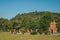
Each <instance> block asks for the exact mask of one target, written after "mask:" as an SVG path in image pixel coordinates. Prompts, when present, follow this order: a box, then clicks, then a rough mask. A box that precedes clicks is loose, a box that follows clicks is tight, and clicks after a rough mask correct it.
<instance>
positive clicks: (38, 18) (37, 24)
mask: <svg viewBox="0 0 60 40" xmlns="http://www.w3.org/2000/svg"><path fill="white" fill-rule="evenodd" d="M53 20H55V21H56V23H57V28H58V32H60V27H59V26H60V13H54V12H37V11H35V12H29V13H23V14H17V15H16V16H15V17H13V18H12V19H10V20H8V19H4V18H0V30H3V31H8V30H12V29H16V28H19V29H24V31H26V30H33V31H36V29H38V30H39V31H40V32H47V31H48V28H49V26H50V22H51V21H53Z"/></svg>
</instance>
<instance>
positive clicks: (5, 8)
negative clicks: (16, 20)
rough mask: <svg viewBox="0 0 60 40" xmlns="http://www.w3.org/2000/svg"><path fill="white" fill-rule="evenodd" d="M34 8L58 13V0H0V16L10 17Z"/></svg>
mask: <svg viewBox="0 0 60 40" xmlns="http://www.w3.org/2000/svg"><path fill="white" fill-rule="evenodd" d="M35 10H37V11H51V12H59V13H60V0H0V18H8V19H11V18H12V17H14V16H16V15H17V14H18V13H20V14H22V13H27V12H33V11H35Z"/></svg>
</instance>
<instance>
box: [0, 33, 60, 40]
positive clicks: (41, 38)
mask: <svg viewBox="0 0 60 40" xmlns="http://www.w3.org/2000/svg"><path fill="white" fill-rule="evenodd" d="M0 40H60V35H29V34H24V35H23V34H16V35H15V34H10V33H8V32H0Z"/></svg>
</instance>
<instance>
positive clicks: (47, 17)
mask: <svg viewBox="0 0 60 40" xmlns="http://www.w3.org/2000/svg"><path fill="white" fill-rule="evenodd" d="M52 20H54V17H53V16H52V13H50V12H47V13H46V12H45V14H44V15H43V16H42V17H41V20H40V30H41V31H42V32H44V33H47V32H48V28H49V26H50V22H51V21H52Z"/></svg>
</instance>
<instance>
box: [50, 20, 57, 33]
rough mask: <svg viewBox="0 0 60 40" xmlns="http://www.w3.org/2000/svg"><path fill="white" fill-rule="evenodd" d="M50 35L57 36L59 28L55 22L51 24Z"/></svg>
mask: <svg viewBox="0 0 60 40" xmlns="http://www.w3.org/2000/svg"><path fill="white" fill-rule="evenodd" d="M49 33H50V34H56V33H57V27H56V22H55V20H54V21H52V22H51V23H50V27H49Z"/></svg>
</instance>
